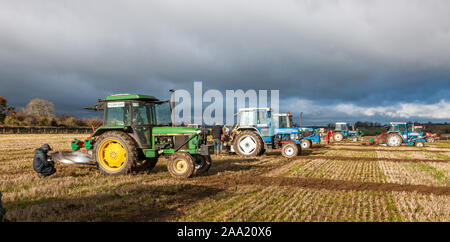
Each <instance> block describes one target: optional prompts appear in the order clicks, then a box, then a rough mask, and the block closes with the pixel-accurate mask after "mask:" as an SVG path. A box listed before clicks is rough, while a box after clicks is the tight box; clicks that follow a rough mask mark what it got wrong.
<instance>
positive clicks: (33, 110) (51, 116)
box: [0, 96, 102, 128]
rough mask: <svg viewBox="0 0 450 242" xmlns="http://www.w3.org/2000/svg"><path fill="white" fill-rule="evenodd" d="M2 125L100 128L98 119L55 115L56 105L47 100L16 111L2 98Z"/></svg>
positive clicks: (0, 108)
mask: <svg viewBox="0 0 450 242" xmlns="http://www.w3.org/2000/svg"><path fill="white" fill-rule="evenodd" d="M0 124H1V125H5V126H53V127H68V128H78V127H90V126H95V127H96V126H99V125H101V124H102V121H101V120H100V119H98V118H95V117H94V118H91V119H87V118H77V117H75V116H73V115H69V114H61V115H55V105H54V104H53V103H52V102H50V101H48V100H45V99H41V98H34V99H32V100H30V102H28V104H27V105H26V106H25V107H22V108H19V109H18V110H16V108H15V107H13V106H11V105H9V104H8V101H7V100H6V98H5V97H4V96H0Z"/></svg>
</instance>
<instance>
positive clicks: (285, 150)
mask: <svg viewBox="0 0 450 242" xmlns="http://www.w3.org/2000/svg"><path fill="white" fill-rule="evenodd" d="M299 151H300V147H299V146H298V145H296V144H293V143H285V144H283V145H282V146H281V155H283V156H284V157H286V158H292V157H295V156H297V155H298V154H299Z"/></svg>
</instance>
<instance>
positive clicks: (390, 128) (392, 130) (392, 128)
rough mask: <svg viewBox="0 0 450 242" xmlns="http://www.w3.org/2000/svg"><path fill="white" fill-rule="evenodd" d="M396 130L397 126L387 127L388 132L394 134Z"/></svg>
mask: <svg viewBox="0 0 450 242" xmlns="http://www.w3.org/2000/svg"><path fill="white" fill-rule="evenodd" d="M397 130H398V127H397V124H392V125H391V126H389V132H396V131H397Z"/></svg>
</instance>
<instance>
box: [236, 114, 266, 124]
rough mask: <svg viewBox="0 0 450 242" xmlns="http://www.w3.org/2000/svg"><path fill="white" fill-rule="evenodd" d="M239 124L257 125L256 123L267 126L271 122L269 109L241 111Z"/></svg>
mask: <svg viewBox="0 0 450 242" xmlns="http://www.w3.org/2000/svg"><path fill="white" fill-rule="evenodd" d="M239 124H240V125H241V126H255V125H256V126H266V125H268V124H269V118H268V117H267V111H265V110H252V111H241V112H240V113H239Z"/></svg>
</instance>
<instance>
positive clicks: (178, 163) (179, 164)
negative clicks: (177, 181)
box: [173, 158, 188, 173]
mask: <svg viewBox="0 0 450 242" xmlns="http://www.w3.org/2000/svg"><path fill="white" fill-rule="evenodd" d="M187 167H188V165H187V162H186V161H185V160H184V159H181V158H177V159H176V160H175V161H174V162H173V169H174V170H175V171H176V172H177V173H184V172H185V171H186V170H187Z"/></svg>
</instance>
